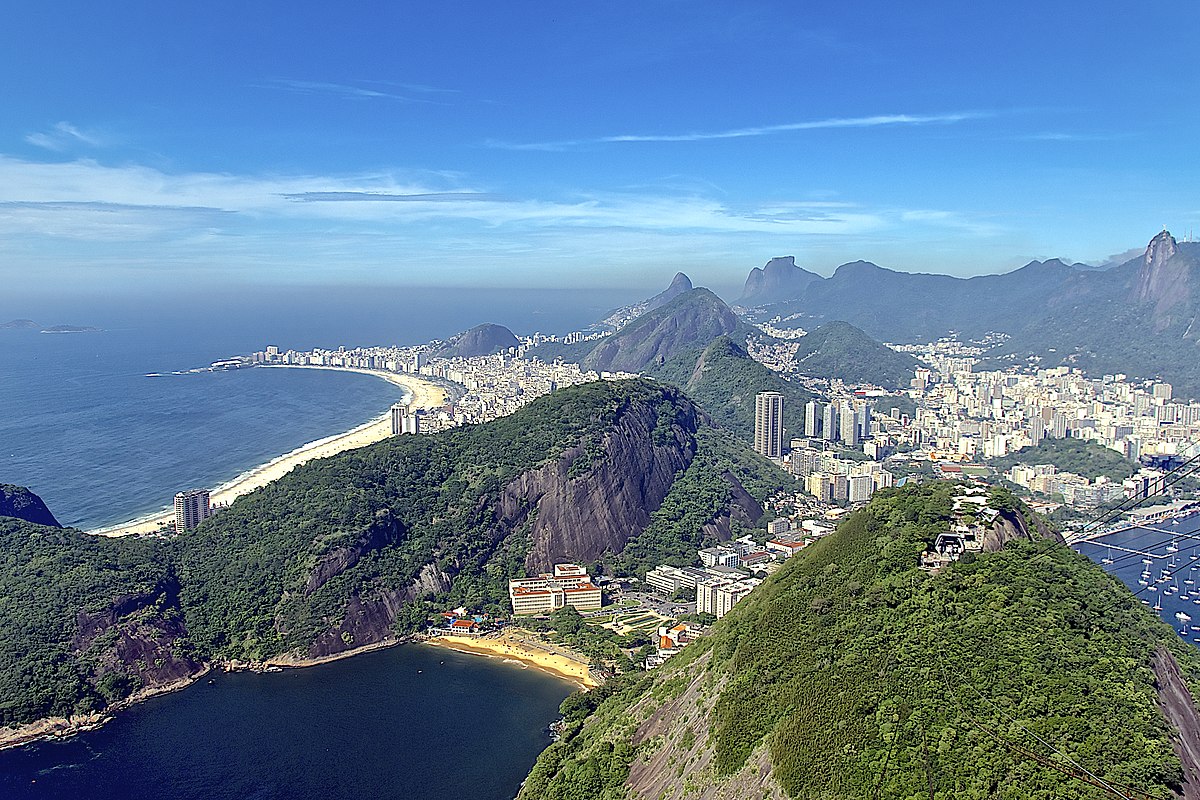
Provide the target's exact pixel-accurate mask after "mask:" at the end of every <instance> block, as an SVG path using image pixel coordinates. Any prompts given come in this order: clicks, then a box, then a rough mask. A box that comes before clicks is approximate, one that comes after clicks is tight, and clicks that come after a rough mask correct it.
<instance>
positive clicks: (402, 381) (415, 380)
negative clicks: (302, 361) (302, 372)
mask: <svg viewBox="0 0 1200 800" xmlns="http://www.w3.org/2000/svg"><path fill="white" fill-rule="evenodd" d="M269 368H270V369H332V370H339V371H342V372H360V373H362V374H364V375H374V376H375V377H377V378H382V379H383V380H385V381H387V382H389V383H392V384H395V385H396V386H400V387H402V388H403V389H405V390H406V391H407V392H408V394H409V395H410V397H411V399H410V400H409V405H410V406H412V407H413V408H414V409H426V410H429V409H434V408H440V407H441V406H443V405H445V403H446V390H445V389H443V388H442V387H441V386H438V385H437V384H435V383H433V382H432V381H428V380H425V379H423V378H421V377H419V376H415V375H408V374H403V375H401V374H396V373H393V372H380V371H378V370H369V369H357V368H352V367H308V366H291V365H279V366H275V365H272V366H271V367H269ZM391 435H392V424H391V418H390V415H389V413H384V414H382V415H380V416H378V417H376V418H375V419H373V420H370V421H369V422H365V423H363V424H362V425H359V426H358V427H356V428H353V429H351V430H349V431H346V432H345V433H339V434H336V435H334V436H327V437H326V438H324V439H318V440H316V441H314V442H309V443H308V444H304V445H301V446H300V447H297V448H296V449H295V450H293V451H291V452H290V453H285V454H284V455H281V456H279V457H278V458H273V459H271V460H270V461H268V462H267V463H266V464H262V465H260V466H257V467H255V468H254V469H251V470H247V471H246V472H243V473H242V474H241V475H238V476H237V477H236V478H234V479H233V480H231V481H229V482H227V483H223V484H221V485H220V486H217V487H216V488H214V489H212V490H211V491H212V498H211V500H212V503H213V504H214V505H218V504H219V505H228V504H229V503H232V502H233V501H234V499H236V498H238V497H241V496H242V495H244V494H249V493H250V492H252V491H254V490H255V489H258V488H260V487H262V486H266V485H267V484H268V483H270V482H272V481H274V480H278V479H279V478H281V477H283V476H284V475H286V474H287V473H289V472H291V471H292V470H293V469H294V468H296V467H298V466H300V465H301V464H304V463H306V462H308V461H311V460H313V459H314V458H326V457H328V456H332V455H334V454H336V453H341V452H344V451H346V450H353V449H354V448H356V447H364V446H366V445H369V444H374V443H375V442H378V441H381V440H383V439H386V438H388V437H389V436H391ZM172 516H173V515H172V512H171V511H168V510H163V511H160V512H157V513H155V514H150V515H147V516H144V517H140V518H138V519H135V520H131V521H129V522H125V523H122V524H120V525H113V526H109V527H107V528H98V529H96V530H92V531H89V533H94V534H97V535H99V536H130V535H133V534H145V533H155V532H156V531H158V530H159V528H161V527H162V526H164V525H169V524H170V523H171V520H172Z"/></svg>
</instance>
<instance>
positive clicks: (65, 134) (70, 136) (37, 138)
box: [25, 122, 106, 152]
mask: <svg viewBox="0 0 1200 800" xmlns="http://www.w3.org/2000/svg"><path fill="white" fill-rule="evenodd" d="M25 141H27V142H29V143H30V144H31V145H34V146H35V147H41V148H44V149H46V150H53V151H55V152H62V151H64V150H69V149H72V148H74V147H77V146H79V145H85V146H87V147H104V146H105V144H106V142H105V140H104V139H103V138H102V137H101V136H99V135H97V134H95V133H90V132H87V131H83V130H80V129H79V128H77V127H76V126H74V125H72V124H71V123H69V122H59V123H56V124H55V125H54V127H53V128H51V129H50V130H49V131H40V132H36V133H31V134H29V135H28V136H26V137H25Z"/></svg>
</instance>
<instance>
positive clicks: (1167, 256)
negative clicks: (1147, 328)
mask: <svg viewBox="0 0 1200 800" xmlns="http://www.w3.org/2000/svg"><path fill="white" fill-rule="evenodd" d="M1190 267H1191V263H1190V259H1188V258H1186V257H1184V256H1181V254H1180V252H1179V244H1178V243H1177V242H1176V241H1175V238H1174V237H1173V236H1171V234H1170V233H1168V232H1167V231H1163V232H1162V233H1160V234H1158V235H1157V236H1155V237H1154V238H1153V239H1151V240H1150V244H1149V245H1147V247H1146V254H1145V255H1144V256H1143V257H1142V266H1141V269H1140V270H1138V275H1137V283H1136V286H1135V289H1134V298H1133V299H1134V301H1135V302H1138V303H1153V304H1154V323H1155V327H1156V328H1157V329H1159V330H1161V329H1162V328H1164V327H1166V326H1168V325H1170V324H1171V321H1172V320H1171V315H1170V313H1169V312H1170V311H1171V310H1172V309H1173V308H1174V307H1175V306H1178V305H1181V304H1182V305H1185V307H1186V301H1187V300H1188V298H1189V296H1190V294H1191V290H1190V284H1191V281H1190V277H1191V269H1190Z"/></svg>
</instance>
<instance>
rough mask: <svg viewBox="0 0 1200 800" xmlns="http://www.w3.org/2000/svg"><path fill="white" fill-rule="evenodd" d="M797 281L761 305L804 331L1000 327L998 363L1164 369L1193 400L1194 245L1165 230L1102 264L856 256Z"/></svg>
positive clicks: (1199, 339) (897, 334) (898, 338)
mask: <svg viewBox="0 0 1200 800" xmlns="http://www.w3.org/2000/svg"><path fill="white" fill-rule="evenodd" d="M796 285H797V287H799V288H796V289H794V290H793V293H792V296H791V297H790V298H788V299H786V300H776V299H774V298H772V299H771V301H770V302H769V303H768V304H766V305H765V306H764V307H763V308H760V309H759V312H758V313H760V314H764V315H767V316H773V315H779V316H782V317H784V318H785V319H786V320H787V321H786V322H784V323H781V324H794V325H797V326H800V327H805V328H808V327H811V326H812V325H813V324H814V323H817V324H820V323H822V322H825V321H829V320H845V321H846V322H849V323H850V324H851V325H854V326H856V327H858V328H861V329H862V330H864V331H866V332H867V333H868V334H869V335H871V336H873V337H875V338H877V339H881V340H883V341H888V342H910V341H932V340H935V339H938V338H940V337H942V336H945V335H947V334H950V333H957V334H959V335H962V336H965V337H968V338H974V337H981V336H983V335H984V334H987V333H989V332H1002V333H1006V334H1009V335H1010V336H1011V337H1012V339H1011V340H1010V341H1008V342H1007V343H1006V344H1004V345H1003V346H1002V347H1000V348H998V349H997V350H996V351H994V352H993V353H992V354H990V355H992V356H994V357H995V358H997V359H999V360H997V361H995V362H994V363H995V364H996V365H1004V364H1010V363H1020V364H1025V363H1027V361H1028V359H1029V358H1030V357H1033V358H1034V359H1035V360H1036V361H1037V362H1038V363H1040V364H1041V365H1043V366H1057V365H1059V364H1070V365H1072V366H1077V367H1083V368H1086V369H1088V370H1090V371H1091V372H1094V373H1097V374H1102V373H1105V372H1109V373H1114V372H1124V373H1127V374H1129V375H1132V376H1135V377H1140V378H1156V377H1161V378H1163V379H1165V380H1167V381H1169V382H1170V383H1172V384H1175V385H1176V387H1177V388H1178V389H1180V390H1181V392H1182V393H1183V394H1186V395H1188V396H1200V358H1197V355H1198V354H1200V352H1198V347H1200V325H1196V324H1195V321H1196V319H1197V316H1198V315H1200V243H1194V242H1179V241H1177V240H1176V239H1175V238H1174V237H1172V236H1171V235H1170V233H1168V232H1167V231H1163V232H1162V233H1160V234H1158V235H1157V236H1155V237H1154V238H1153V239H1152V240H1151V241H1150V243H1149V245H1148V246H1147V248H1146V250H1145V252H1144V253H1143V254H1142V255H1141V256H1138V257H1137V258H1134V259H1131V260H1129V261H1127V262H1125V263H1123V264H1120V265H1118V266H1115V267H1112V268H1110V269H1105V270H1094V269H1088V268H1085V267H1084V266H1083V265H1074V264H1073V265H1068V264H1064V263H1063V262H1062V261H1059V260H1057V259H1052V260H1049V261H1044V262H1042V261H1033V262H1030V263H1029V264H1027V265H1026V266H1024V267H1022V268H1020V269H1017V270H1013V271H1012V272H1007V273H1004V274H1001V275H980V276H976V277H973V278H955V277H951V276H949V275H929V274H914V273H906V272H896V271H893V270H889V269H885V268H883V267H879V266H877V265H875V264H872V263H870V262H866V261H856V262H853V263H850V264H843V265H842V266H840V267H838V268H837V270H836V271H835V272H834V273H833V275H831V276H830V277H828V278H819V277H817V278H815V279H813V280H806V281H805V282H803V285H802V286H801V285H800V283H797V284H796ZM762 302H765V301H762Z"/></svg>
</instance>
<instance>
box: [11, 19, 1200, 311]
mask: <svg viewBox="0 0 1200 800" xmlns="http://www.w3.org/2000/svg"><path fill="white" fill-rule="evenodd" d="M1196 13H1197V12H1196V10H1195V9H1181V8H1179V7H1177V6H1175V5H1174V4H1167V3H1149V4H1140V5H1138V6H1136V7H1131V6H1128V5H1127V4H1118V3H1115V2H1103V3H1096V4H1091V5H1089V6H1088V7H1087V9H1086V13H1083V12H1082V10H1080V9H1077V8H1075V7H1068V6H1063V7H1047V6H1045V5H1044V4H1029V5H1027V6H1024V7H1018V8H1015V9H1014V8H1013V7H1011V6H1006V7H1003V8H986V7H975V6H963V5H962V4H955V3H948V2H938V3H933V4H926V5H922V6H921V7H920V8H910V7H904V6H896V5H895V4H884V3H869V4H866V5H864V6H863V7H861V8H858V9H855V10H854V12H853V13H849V12H847V10H846V9H845V8H844V7H842V6H839V5H834V4H818V5H815V6H811V7H808V8H806V9H805V10H804V13H803V14H800V13H797V12H796V9H795V7H794V5H793V4H788V3H782V2H768V3H762V4H755V5H754V6H753V7H750V8H746V7H739V8H737V9H730V8H728V7H727V6H725V5H724V4H717V3H689V4H680V3H677V2H670V1H667V0H664V1H662V2H654V3H639V4H616V5H610V6H595V7H571V8H563V9H556V11H555V13H554V14H548V13H547V11H546V9H545V8H544V6H542V5H541V4H534V3H514V4H506V5H505V6H503V7H489V6H479V7H474V8H470V9H459V8H456V9H447V8H441V7H432V6H419V5H418V6H392V5H380V6H364V7H360V8H355V9H354V10H353V12H347V11H346V10H345V9H341V8H335V7H327V6H325V5H320V4H311V5H304V4H301V5H300V6H296V5H295V4H288V5H286V6H284V5H282V4H274V3H270V4H267V5H263V6H253V7H246V6H244V4H236V3H228V2H225V3H222V2H217V3H216V4H206V5H204V6H196V7H187V8H177V7H165V6H164V7H157V6H148V7H147V6H138V7H128V8H122V7H115V8H108V7H104V8H101V7H97V6H95V5H94V4H88V3H83V2H78V0H69V1H68V0H59V1H58V2H54V1H53V0H52V2H49V3H43V4H37V5H26V6H20V7H16V8H14V9H12V11H11V13H10V15H9V19H7V20H6V23H7V24H6V25H5V27H4V29H3V30H2V31H0V66H3V68H4V69H5V72H6V74H8V75H10V76H14V77H15V78H16V79H15V80H13V81H11V82H10V86H9V87H8V90H7V91H6V96H5V114H4V117H3V119H2V120H0V281H3V284H4V286H5V291H6V294H9V295H12V296H28V297H32V296H36V295H44V294H46V293H53V292H56V291H58V289H59V287H66V286H69V287H70V288H71V290H72V291H78V292H89V291H92V292H100V293H105V294H117V295H121V294H128V293H130V292H132V291H134V290H136V291H138V292H149V293H153V292H160V291H167V290H171V289H175V288H180V287H186V288H188V289H191V290H195V291H203V290H205V289H206V288H208V287H219V286H232V287H242V286H244V287H251V286H257V285H272V284H286V283H295V284H301V285H309V286H323V285H328V286H342V285H358V286H373V285H387V286H391V285H418V284H419V285H433V284H438V285H449V286H509V287H519V286H539V287H573V288H582V287H588V286H601V287H611V288H626V287H638V289H639V291H644V290H648V289H651V288H654V287H656V286H658V285H659V284H660V283H662V282H663V280H669V279H670V276H671V275H672V274H674V272H676V271H677V270H682V271H684V272H687V274H688V275H689V276H691V278H692V280H693V281H694V282H695V283H696V284H697V285H702V286H709V287H711V288H713V289H714V290H717V291H718V292H719V293H721V294H722V296H726V297H729V295H730V293H731V292H733V291H736V289H737V288H738V287H740V282H741V281H742V280H743V279H744V277H745V274H746V272H747V271H749V269H751V268H752V267H754V266H760V265H762V264H763V263H765V262H766V261H767V260H768V259H769V258H771V257H773V256H779V255H788V254H791V255H795V256H796V259H797V263H799V264H801V265H803V266H805V267H806V268H808V269H812V270H814V271H817V272H820V273H822V274H828V273H829V272H830V271H831V270H832V269H833V268H834V267H836V266H837V265H838V264H841V263H845V262H849V261H855V260H859V259H863V260H870V261H872V262H874V263H877V264H879V265H881V266H885V267H888V268H891V269H898V270H902V271H910V272H937V273H946V274H952V275H960V276H965V275H973V274H980V273H995V272H1005V271H1008V270H1011V269H1013V268H1016V267H1019V266H1021V265H1022V264H1024V263H1026V262H1028V261H1030V260H1032V259H1045V258H1053V257H1062V258H1068V259H1071V260H1078V261H1083V262H1087V263H1098V262H1102V261H1104V260H1106V259H1107V258H1108V257H1109V255H1110V254H1112V253H1120V252H1123V251H1126V250H1128V249H1129V248H1136V247H1138V246H1140V245H1142V244H1144V242H1145V241H1147V240H1148V239H1149V238H1150V237H1151V236H1153V235H1154V233H1155V232H1157V231H1158V230H1159V229H1160V228H1161V226H1162V225H1163V224H1166V225H1168V226H1169V227H1170V228H1171V229H1172V230H1173V231H1175V232H1176V233H1177V234H1178V235H1181V236H1182V235H1186V234H1187V232H1188V231H1189V230H1191V229H1192V228H1193V227H1200V208H1198V207H1197V205H1196V203H1195V197H1194V192H1193V191H1192V187H1193V186H1194V185H1195V183H1196V177H1197V176H1196V167H1195V166H1193V165H1194V159H1193V158H1192V157H1191V156H1192V151H1193V150H1194V147H1193V142H1194V140H1195V135H1194V134H1195V130H1196V127H1197V126H1196V123H1197V121H1198V117H1200V111H1197V110H1196V109H1195V107H1194V106H1193V105H1190V104H1187V103H1185V102H1182V101H1181V100H1180V99H1179V97H1178V87H1179V82H1178V80H1177V79H1176V78H1177V76H1180V75H1185V74H1190V73H1191V70H1192V65H1191V64H1190V62H1189V61H1188V59H1189V53H1190V47H1188V46H1187V45H1188V44H1189V40H1188V31H1189V30H1190V26H1189V25H1187V24H1186V23H1187V21H1188V19H1189V18H1191V19H1192V20H1193V21H1194V18H1195V16H1196ZM1138 31H1143V32H1149V31H1152V32H1153V36H1150V37H1148V38H1147V37H1146V36H1143V37H1142V38H1143V39H1145V40H1146V41H1149V42H1150V45H1149V46H1148V47H1145V48H1142V49H1141V50H1138V51H1136V52H1134V51H1132V49H1131V48H1130V46H1129V42H1130V41H1132V40H1131V38H1130V37H1131V36H1132V35H1135V34H1136V32H1138ZM1146 154H1153V157H1152V158H1151V157H1148V156H1147V155H1146Z"/></svg>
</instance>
